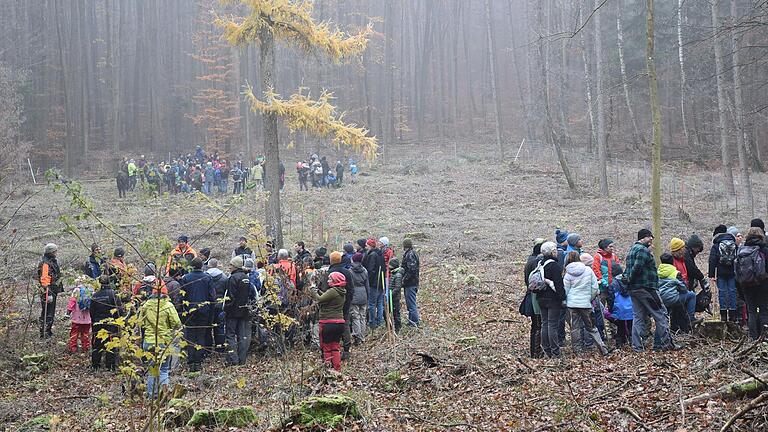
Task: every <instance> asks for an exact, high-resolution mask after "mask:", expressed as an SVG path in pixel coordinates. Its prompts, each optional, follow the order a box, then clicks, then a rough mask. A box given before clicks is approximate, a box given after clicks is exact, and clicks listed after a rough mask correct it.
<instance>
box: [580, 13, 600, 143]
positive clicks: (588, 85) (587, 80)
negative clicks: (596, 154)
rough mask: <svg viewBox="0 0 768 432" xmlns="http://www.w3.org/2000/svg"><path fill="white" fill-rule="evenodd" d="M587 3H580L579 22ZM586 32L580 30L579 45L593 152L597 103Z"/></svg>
mask: <svg viewBox="0 0 768 432" xmlns="http://www.w3.org/2000/svg"><path fill="white" fill-rule="evenodd" d="M586 5H587V0H582V2H581V3H580V4H579V23H582V22H583V20H584V18H583V17H584V14H583V9H584V6H586ZM584 33H585V31H584V29H582V30H581V31H580V32H579V45H580V47H581V60H582V62H583V63H584V89H585V93H586V94H585V99H586V102H587V114H589V142H588V143H587V151H588V152H589V153H590V154H592V151H593V146H597V143H596V141H597V140H596V135H597V127H596V126H595V117H596V116H595V105H594V104H593V103H592V76H591V74H590V73H589V59H590V58H591V57H590V56H588V55H587V43H586V38H585V37H584Z"/></svg>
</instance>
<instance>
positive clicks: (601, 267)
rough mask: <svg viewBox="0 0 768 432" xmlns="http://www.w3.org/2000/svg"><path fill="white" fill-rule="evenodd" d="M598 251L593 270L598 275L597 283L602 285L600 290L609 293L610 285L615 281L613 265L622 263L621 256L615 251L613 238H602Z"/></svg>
mask: <svg viewBox="0 0 768 432" xmlns="http://www.w3.org/2000/svg"><path fill="white" fill-rule="evenodd" d="M597 247H598V249H597V253H596V254H595V257H594V258H595V260H594V261H593V262H592V271H593V272H595V276H597V283H598V284H599V285H600V292H601V293H607V292H608V286H610V285H611V282H613V266H614V265H615V264H621V261H619V257H618V256H616V254H615V253H614V242H613V240H612V239H609V238H606V239H602V240H600V241H599V242H598V243H597Z"/></svg>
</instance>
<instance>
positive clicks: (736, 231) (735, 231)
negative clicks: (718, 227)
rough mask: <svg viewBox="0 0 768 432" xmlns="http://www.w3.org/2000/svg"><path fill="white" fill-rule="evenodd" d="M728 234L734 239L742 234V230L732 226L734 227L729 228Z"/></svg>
mask: <svg viewBox="0 0 768 432" xmlns="http://www.w3.org/2000/svg"><path fill="white" fill-rule="evenodd" d="M726 232H727V233H728V234H730V235H732V236H733V237H736V236H737V235H739V234H740V233H741V230H740V229H738V228H736V227H735V226H732V227H730V228H728V230H727V231H726Z"/></svg>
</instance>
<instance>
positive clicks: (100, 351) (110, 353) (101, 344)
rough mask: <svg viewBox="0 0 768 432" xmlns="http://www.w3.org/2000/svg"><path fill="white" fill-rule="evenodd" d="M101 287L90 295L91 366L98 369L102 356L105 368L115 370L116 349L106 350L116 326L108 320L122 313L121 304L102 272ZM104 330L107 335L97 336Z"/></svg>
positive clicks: (107, 277)
mask: <svg viewBox="0 0 768 432" xmlns="http://www.w3.org/2000/svg"><path fill="white" fill-rule="evenodd" d="M99 284H100V285H101V288H100V289H99V290H98V291H96V292H95V293H93V297H91V309H90V310H91V322H92V323H93V331H92V332H91V367H92V368H93V369H94V370H98V369H99V368H100V367H101V358H102V356H103V357H105V358H104V366H105V367H106V368H107V370H110V371H114V370H115V366H116V364H115V359H116V358H117V350H115V349H112V350H107V349H106V347H107V344H108V343H109V342H110V341H111V340H112V338H113V337H115V336H117V330H118V328H117V326H116V325H114V324H110V320H113V319H117V318H119V317H120V316H121V315H122V313H123V312H122V309H123V304H122V302H121V301H120V297H118V296H117V295H115V290H114V289H113V288H112V284H111V283H110V282H109V276H108V275H106V274H103V275H101V276H99ZM102 330H104V331H106V332H107V337H106V338H103V337H100V336H99V333H100V332H101V331H102Z"/></svg>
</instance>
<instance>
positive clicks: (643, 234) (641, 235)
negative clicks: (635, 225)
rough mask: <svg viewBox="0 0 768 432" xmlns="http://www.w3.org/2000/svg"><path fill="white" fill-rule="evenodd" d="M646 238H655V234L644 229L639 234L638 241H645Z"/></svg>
mask: <svg viewBox="0 0 768 432" xmlns="http://www.w3.org/2000/svg"><path fill="white" fill-rule="evenodd" d="M646 237H653V233H651V230H649V229H645V228H643V229H641V230H640V231H638V232H637V240H638V241H639V240H642V239H644V238H646Z"/></svg>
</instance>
